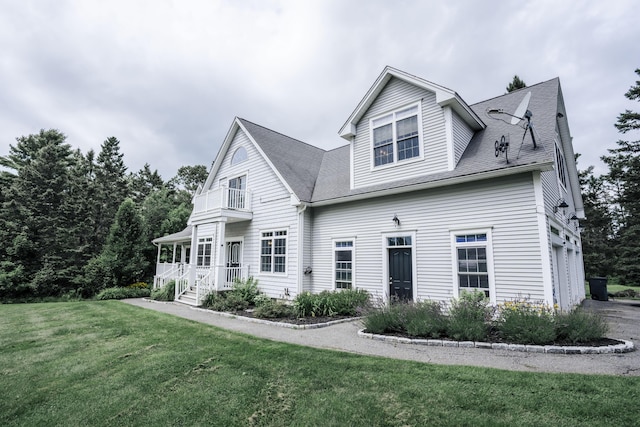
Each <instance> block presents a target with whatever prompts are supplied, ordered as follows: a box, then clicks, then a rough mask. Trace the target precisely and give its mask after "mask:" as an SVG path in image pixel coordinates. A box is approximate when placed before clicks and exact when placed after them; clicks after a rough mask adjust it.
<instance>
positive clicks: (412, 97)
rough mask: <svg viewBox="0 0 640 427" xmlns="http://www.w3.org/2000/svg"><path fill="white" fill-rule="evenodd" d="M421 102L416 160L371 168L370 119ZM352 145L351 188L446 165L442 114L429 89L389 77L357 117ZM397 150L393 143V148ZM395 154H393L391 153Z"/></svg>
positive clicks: (420, 172)
mask: <svg viewBox="0 0 640 427" xmlns="http://www.w3.org/2000/svg"><path fill="white" fill-rule="evenodd" d="M417 102H420V104H421V111H422V117H420V120H419V121H418V125H419V127H420V132H421V133H422V138H421V146H420V157H419V159H420V160H418V161H411V160H413V159H409V161H406V160H405V162H406V163H405V164H402V162H400V163H399V164H397V165H396V166H394V167H382V168H380V167H378V168H375V167H373V166H372V165H373V164H374V160H373V154H374V153H373V149H372V130H371V128H370V123H371V120H372V119H376V118H380V117H382V116H384V115H385V114H388V113H390V112H394V111H397V110H400V109H402V108H403V107H408V106H411V105H413V104H415V103H417ZM352 144H354V146H353V181H354V182H353V185H354V187H355V188H359V187H366V186H369V185H373V184H379V183H380V182H383V181H394V180H399V179H404V178H410V177H415V176H419V175H424V174H425V173H426V174H430V173H437V172H444V171H446V170H447V168H448V157H447V137H446V132H445V124H444V113H443V110H442V108H441V107H440V106H439V105H438V104H437V103H436V96H435V94H434V93H433V92H429V91H427V90H424V89H421V88H418V87H416V86H413V85H411V84H409V83H406V82H404V81H402V80H399V79H395V78H393V79H391V80H390V81H389V83H387V85H386V86H385V88H384V89H383V90H382V91H381V92H380V94H379V95H378V97H377V98H376V100H375V101H374V102H373V103H372V104H371V106H370V107H369V109H368V110H367V112H366V113H365V114H364V116H363V117H362V118H361V119H360V121H359V122H358V125H357V129H356V137H355V139H354V142H353V143H352ZM395 150H396V151H397V146H396V147H395ZM394 155H395V154H394Z"/></svg>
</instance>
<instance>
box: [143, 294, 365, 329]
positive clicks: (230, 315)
mask: <svg viewBox="0 0 640 427" xmlns="http://www.w3.org/2000/svg"><path fill="white" fill-rule="evenodd" d="M142 299H143V300H144V301H147V302H153V303H156V304H176V302H175V301H156V300H152V299H147V298H142ZM178 304H180V305H181V306H185V307H188V308H190V309H191V310H196V311H201V312H203V313H211V314H215V315H217V316H221V317H228V318H230V319H238V320H242V321H245V322H250V323H259V324H262V325H271V326H278V327H280V328H288V329H319V328H325V327H327V326H331V325H337V324H339V323H347V322H353V321H356V320H360V319H362V317H349V318H347V319H338V320H332V321H331V322H325V323H310V324H306V325H298V324H296V323H287V322H273V321H271V320H267V319H257V318H255V317H245V316H239V315H237V314H233V313H226V312H224V311H214V310H209V309H208V308H201V307H196V306H193V305H189V304H182V303H178Z"/></svg>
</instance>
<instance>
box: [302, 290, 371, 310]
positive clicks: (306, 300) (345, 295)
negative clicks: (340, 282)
mask: <svg viewBox="0 0 640 427" xmlns="http://www.w3.org/2000/svg"><path fill="white" fill-rule="evenodd" d="M368 304H369V293H367V291H364V290H359V289H344V290H340V291H333V292H330V291H322V292H320V293H319V294H312V293H311V292H308V291H305V292H302V293H300V294H298V296H296V298H295V299H294V300H293V308H294V310H295V313H296V316H297V317H322V316H327V317H333V316H354V315H356V314H358V312H359V311H362V310H364V309H365V308H366V307H367V306H368Z"/></svg>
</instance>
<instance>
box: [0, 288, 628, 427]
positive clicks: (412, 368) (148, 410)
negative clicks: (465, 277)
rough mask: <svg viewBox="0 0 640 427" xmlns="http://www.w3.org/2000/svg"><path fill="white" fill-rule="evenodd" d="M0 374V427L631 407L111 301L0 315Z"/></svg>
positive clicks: (546, 380)
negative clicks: (299, 342) (258, 335)
mask: <svg viewBox="0 0 640 427" xmlns="http://www.w3.org/2000/svg"><path fill="white" fill-rule="evenodd" d="M301 333H304V331H301ZM354 339H358V338H356V337H354ZM484 357H491V356H490V355H488V354H487V355H486V356H484ZM578 357H579V356H578ZM0 372H1V374H2V376H1V377H0V378H1V383H0V384H1V387H0V425H3V426H11V425H64V426H75V425H82V426H87V425H90V426H100V425H105V426H106V425H109V426H116V425H126V426H130V425H189V426H190V425H221V426H233V425H277V426H280V425H300V426H313V425H322V426H331V425H336V426H337V425H341V426H342V425H351V426H354V425H355V426H357V425H366V426H377V425H391V426H393V425H398V426H400V425H455V426H458V425H491V426H499V425H519V426H522V425H535V426H541V425H554V426H556V425H571V426H581V425H594V426H602V425H633V424H634V423H636V422H637V412H636V411H635V409H634V408H636V406H637V402H638V398H639V397H640V378H637V377H634V378H623V377H612V376H587V375H575V374H566V375H559V374H534V373H525V372H509V371H499V370H495V369H487V368H475V367H449V366H438V365H429V364H424V363H417V362H407V361H400V360H391V359H383V358H375V357H366V356H359V355H354V354H347V353H339V352H333V351H328V350H318V349H313V348H306V347H300V346H295V345H291V344H284V343H278V342H272V341H267V340H262V339H258V338H253V337H249V336H246V335H242V334H238V333H233V332H228V331H224V330H221V329H217V328H215V327H212V326H208V325H203V324H199V323H195V322H191V321H188V320H184V319H181V318H177V317H173V316H170V315H166V314H162V313H157V312H153V311H145V310H144V309H141V308H137V307H133V306H129V305H126V304H123V303H121V302H117V301H95V302H74V303H48V304H15V305H0Z"/></svg>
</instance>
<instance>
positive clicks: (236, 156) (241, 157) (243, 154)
mask: <svg viewBox="0 0 640 427" xmlns="http://www.w3.org/2000/svg"><path fill="white" fill-rule="evenodd" d="M247 157H248V156H247V150H245V149H244V147H238V149H237V150H236V152H235V153H233V157H231V164H232V165H237V164H238V163H241V162H244V161H245V160H247Z"/></svg>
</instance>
